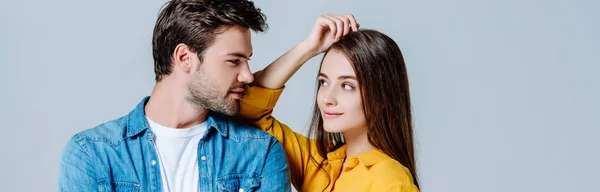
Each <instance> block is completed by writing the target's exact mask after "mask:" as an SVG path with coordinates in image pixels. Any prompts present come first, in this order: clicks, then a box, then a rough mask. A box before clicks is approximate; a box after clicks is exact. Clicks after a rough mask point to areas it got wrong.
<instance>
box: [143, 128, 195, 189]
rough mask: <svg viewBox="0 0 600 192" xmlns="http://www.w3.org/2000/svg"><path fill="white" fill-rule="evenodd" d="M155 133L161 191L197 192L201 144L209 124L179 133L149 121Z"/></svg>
mask: <svg viewBox="0 0 600 192" xmlns="http://www.w3.org/2000/svg"><path fill="white" fill-rule="evenodd" d="M146 119H147V120H148V124H149V125H150V130H152V132H154V135H155V136H154V148H155V149H156V152H157V153H158V157H159V159H158V162H159V163H158V164H159V165H160V168H161V170H160V173H161V174H160V175H161V178H162V187H163V190H162V191H165V192H179V191H198V189H199V186H200V185H199V184H200V183H199V174H198V143H199V142H200V138H201V137H202V135H203V133H204V132H205V131H206V129H207V126H206V122H203V123H201V124H199V125H196V126H194V127H190V128H185V129H176V128H170V127H165V126H162V125H159V124H157V123H155V122H154V121H152V120H150V118H148V117H146Z"/></svg>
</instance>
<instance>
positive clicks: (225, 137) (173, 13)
mask: <svg viewBox="0 0 600 192" xmlns="http://www.w3.org/2000/svg"><path fill="white" fill-rule="evenodd" d="M265 28H266V24H265V16H264V14H262V13H261V12H260V9H258V8H256V7H255V6H254V4H253V3H252V2H250V1H247V0H223V1H212V0H187V1H177V0H176V1H172V2H169V3H168V4H167V5H166V7H165V8H164V9H163V10H162V11H161V13H160V15H159V17H158V20H157V22H156V26H155V28H154V37H153V40H152V49H153V55H154V71H155V73H156V86H155V88H154V91H153V92H152V95H151V96H150V97H147V98H144V99H143V100H142V101H141V102H140V103H139V104H138V105H137V107H136V108H135V109H134V110H133V111H131V112H130V113H129V114H128V115H126V116H123V117H121V118H119V119H116V120H112V121H109V122H107V123H104V124H102V125H99V126H97V127H95V128H92V129H89V130H86V131H83V132H81V133H78V134H76V135H75V136H73V138H72V139H71V140H70V141H69V143H68V144H67V146H66V148H65V151H64V154H63V158H62V161H61V169H60V182H59V188H60V191H289V190H290V184H289V177H288V165H287V160H286V157H285V153H284V151H283V148H282V147H281V145H279V143H277V141H276V139H275V138H274V137H273V136H271V135H269V134H267V133H265V132H262V131H260V130H259V129H256V128H252V127H248V126H245V125H242V124H238V123H235V122H232V121H230V119H229V117H228V116H232V115H235V114H236V113H238V111H239V99H240V98H241V97H242V96H243V95H244V86H245V84H247V83H250V82H252V81H253V76H252V74H251V72H250V69H249V67H248V60H249V57H250V56H251V55H252V45H251V42H250V30H252V31H263V30H265Z"/></svg>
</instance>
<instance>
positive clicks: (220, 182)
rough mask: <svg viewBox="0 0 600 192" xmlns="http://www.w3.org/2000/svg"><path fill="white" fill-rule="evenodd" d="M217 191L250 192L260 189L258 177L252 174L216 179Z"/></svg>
mask: <svg viewBox="0 0 600 192" xmlns="http://www.w3.org/2000/svg"><path fill="white" fill-rule="evenodd" d="M217 186H218V189H219V191H226V192H252V191H255V190H256V189H258V188H259V187H260V176H257V175H253V174H232V175H226V176H223V177H220V178H218V179H217Z"/></svg>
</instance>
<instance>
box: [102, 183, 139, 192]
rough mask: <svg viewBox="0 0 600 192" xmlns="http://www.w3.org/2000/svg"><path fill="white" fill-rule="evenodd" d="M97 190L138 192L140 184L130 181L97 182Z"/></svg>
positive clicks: (103, 191)
mask: <svg viewBox="0 0 600 192" xmlns="http://www.w3.org/2000/svg"><path fill="white" fill-rule="evenodd" d="M98 191H100V192H138V191H140V184H137V183H132V182H119V181H112V182H105V181H100V182H98Z"/></svg>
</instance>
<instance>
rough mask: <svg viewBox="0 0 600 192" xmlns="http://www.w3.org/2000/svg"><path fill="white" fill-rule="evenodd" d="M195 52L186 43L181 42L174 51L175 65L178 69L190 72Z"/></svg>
mask: <svg viewBox="0 0 600 192" xmlns="http://www.w3.org/2000/svg"><path fill="white" fill-rule="evenodd" d="M194 55H195V53H194V52H193V51H192V50H191V49H190V47H189V46H187V45H186V44H183V43H180V44H178V45H177V46H176V47H175V50H174V51H173V56H172V58H173V65H174V67H175V68H176V69H177V68H178V69H181V70H182V71H184V72H186V73H189V72H190V71H191V69H192V56H194Z"/></svg>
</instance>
